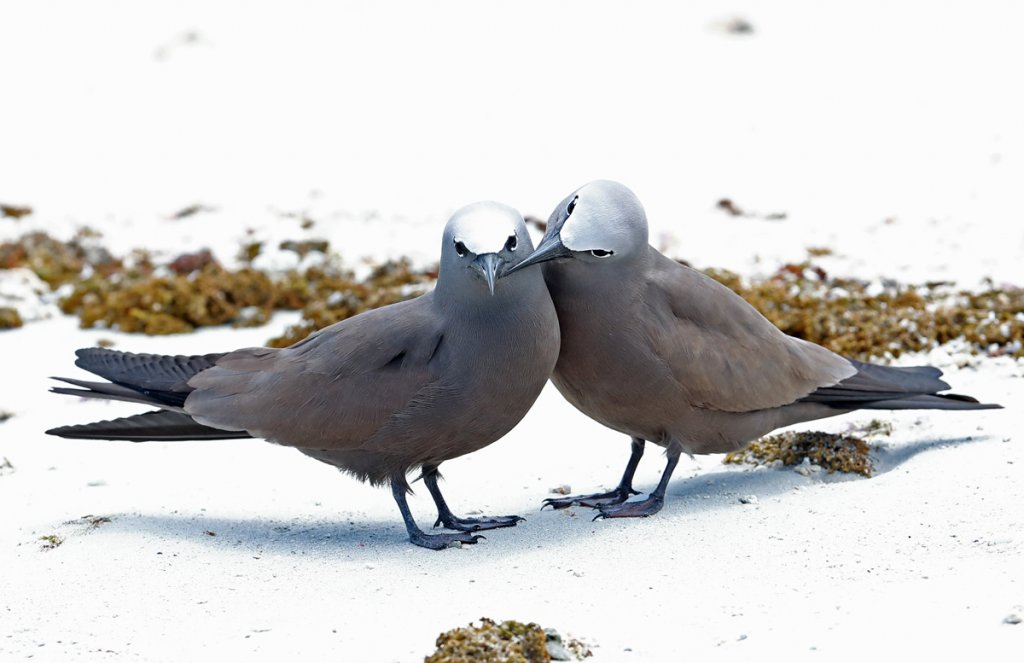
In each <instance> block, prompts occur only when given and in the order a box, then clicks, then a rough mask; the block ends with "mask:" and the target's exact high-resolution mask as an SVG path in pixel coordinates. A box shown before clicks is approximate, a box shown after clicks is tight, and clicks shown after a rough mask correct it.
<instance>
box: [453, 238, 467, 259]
mask: <svg viewBox="0 0 1024 663" xmlns="http://www.w3.org/2000/svg"><path fill="white" fill-rule="evenodd" d="M455 252H456V253H458V254H459V257H460V258H461V257H463V256H464V255H466V253H468V252H469V249H467V248H466V245H465V244H463V243H462V242H460V241H459V240H455Z"/></svg>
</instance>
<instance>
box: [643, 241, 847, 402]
mask: <svg viewBox="0 0 1024 663" xmlns="http://www.w3.org/2000/svg"><path fill="white" fill-rule="evenodd" d="M659 257H660V259H659V260H656V261H655V265H654V267H653V268H652V270H651V271H650V274H649V281H648V286H647V288H646V291H645V294H644V302H643V306H644V307H645V308H646V309H647V314H648V315H649V316H650V319H651V320H653V321H656V323H655V324H651V325H649V328H650V330H651V332H650V334H651V344H652V347H653V351H654V352H655V353H656V354H657V355H658V356H659V357H660V358H661V360H662V361H663V362H664V364H665V366H666V369H667V370H669V371H671V373H672V376H673V378H674V379H675V381H676V382H677V383H678V384H679V385H680V387H681V388H682V389H683V390H685V391H686V392H687V393H688V395H689V401H690V403H691V404H692V405H695V406H697V407H702V408H707V409H714V410H723V411H727V412H749V411H753V410H763V409H767V408H773V407H780V406H783V405H787V404H789V403H792V402H794V401H796V400H798V399H800V398H802V397H804V396H806V395H807V394H810V393H811V392H813V391H815V390H816V389H818V388H820V387H826V386H830V385H834V384H836V383H838V382H839V381H841V380H843V379H844V378H847V377H849V376H851V375H853V374H855V373H856V372H857V369H856V368H855V367H854V366H853V365H852V364H851V363H850V362H849V361H848V360H846V359H844V358H843V357H840V356H839V355H837V354H835V353H833V352H831V351H829V350H826V349H825V348H823V347H821V346H818V345H815V344H813V343H808V342H806V341H802V340H800V339H797V338H793V337H791V336H787V335H786V334H784V333H782V332H781V331H780V330H779V329H778V328H777V327H776V326H775V325H773V324H772V323H771V322H769V321H768V320H767V319H766V318H765V317H764V316H762V315H761V314H760V313H758V311H757V310H756V309H755V308H754V307H753V306H751V305H750V304H749V303H747V302H746V301H745V300H744V299H743V298H742V297H740V296H739V295H737V294H736V293H734V292H733V291H732V290H730V289H729V288H727V287H725V286H724V285H722V284H720V283H718V282H717V281H715V280H714V279H712V278H710V277H708V276H707V275H705V274H702V273H701V272H698V271H696V270H693V269H690V268H689V267H685V266H683V265H680V264H678V263H676V262H675V261H673V260H670V259H668V258H665V257H663V256H660V254H659Z"/></svg>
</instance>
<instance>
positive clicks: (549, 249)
mask: <svg viewBox="0 0 1024 663" xmlns="http://www.w3.org/2000/svg"><path fill="white" fill-rule="evenodd" d="M570 256H572V251H570V250H569V249H567V248H565V244H562V238H561V237H559V236H558V235H557V234H554V235H548V236H546V237H544V239H542V240H541V241H540V245H539V246H538V247H537V249H536V250H535V251H534V252H533V253H531V254H530V255H528V256H526V258H525V259H524V260H523V261H522V262H521V263H519V264H517V265H513V266H512V267H511V268H509V269H507V270H505V273H504V274H503V275H502V276H508V275H509V274H511V273H513V272H517V271H519V270H520V269H522V268H524V267H529V266H530V265H536V264H537V263H539V262H547V261H548V260H554V259H555V258H568V257H570Z"/></svg>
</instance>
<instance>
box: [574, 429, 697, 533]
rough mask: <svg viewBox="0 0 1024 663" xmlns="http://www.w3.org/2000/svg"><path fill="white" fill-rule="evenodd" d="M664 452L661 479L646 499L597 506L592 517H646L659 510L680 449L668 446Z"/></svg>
mask: <svg viewBox="0 0 1024 663" xmlns="http://www.w3.org/2000/svg"><path fill="white" fill-rule="evenodd" d="M666 453H667V454H668V463H666V464H665V471H664V472H662V473H661V481H659V482H658V487H657V488H655V489H654V490H653V491H652V492H651V494H650V495H648V496H647V499H645V500H638V501H636V502H624V503H622V504H609V505H606V506H601V507H598V508H599V509H600V510H601V512H600V513H599V514H597V516H595V517H594V520H597V519H598V518H646V517H647V516H653V515H654V514H656V513H658V512H659V511H661V507H662V506H664V505H665V490H666V489H667V488H668V482H669V479H671V478H672V472H673V471H675V469H676V465H677V464H678V463H679V455H680V454H681V453H682V451H681V450H680V449H678V448H673V447H669V448H668V451H667V452H666Z"/></svg>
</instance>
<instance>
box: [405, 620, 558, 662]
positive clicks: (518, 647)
mask: <svg viewBox="0 0 1024 663" xmlns="http://www.w3.org/2000/svg"><path fill="white" fill-rule="evenodd" d="M436 644H437V651H435V652H434V653H433V654H431V655H430V656H427V657H426V658H425V659H424V663H548V662H549V661H551V656H550V655H549V654H548V650H547V636H546V635H545V633H544V629H542V628H541V627H540V626H537V625H536V624H533V623H529V624H523V623H522V622H516V621H504V622H502V623H500V624H498V623H496V622H495V621H494V620H491V619H488V618H487V617H481V618H480V624H479V625H476V624H469V625H467V626H466V627H464V628H456V629H452V630H451V631H447V632H445V633H442V634H441V635H439V636H437V643H436Z"/></svg>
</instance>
